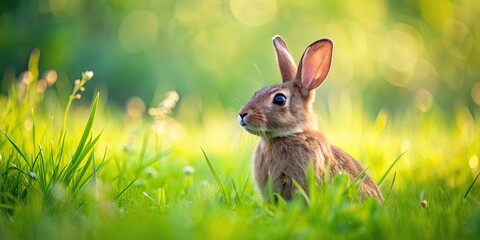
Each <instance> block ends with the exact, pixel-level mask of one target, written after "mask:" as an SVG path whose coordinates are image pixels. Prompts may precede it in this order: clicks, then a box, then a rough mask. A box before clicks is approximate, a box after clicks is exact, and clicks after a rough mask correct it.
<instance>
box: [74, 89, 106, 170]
mask: <svg viewBox="0 0 480 240" xmlns="http://www.w3.org/2000/svg"><path fill="white" fill-rule="evenodd" d="M99 96H100V94H97V96H95V100H94V101H93V105H92V110H91V111H90V116H89V117H88V121H87V125H85V129H84V130H83V134H82V137H81V138H80V142H79V143H78V146H77V150H76V151H75V154H73V158H72V161H75V160H77V159H78V157H79V156H80V154H81V153H82V150H83V148H84V146H85V144H86V142H87V139H88V136H89V135H90V131H91V130H92V126H93V120H94V119H95V112H96V111H97V105H98V99H99Z"/></svg>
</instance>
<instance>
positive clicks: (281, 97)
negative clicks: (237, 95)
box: [238, 36, 333, 139]
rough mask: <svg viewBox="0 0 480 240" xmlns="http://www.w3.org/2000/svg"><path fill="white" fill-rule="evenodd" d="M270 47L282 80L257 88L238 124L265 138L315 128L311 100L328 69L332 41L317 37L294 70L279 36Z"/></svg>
mask: <svg viewBox="0 0 480 240" xmlns="http://www.w3.org/2000/svg"><path fill="white" fill-rule="evenodd" d="M273 46H274V48H275V53H276V56H277V63H278V66H279V68H280V73H281V76H282V80H283V83H281V84H278V85H274V86H269V87H265V88H263V89H261V90H259V91H257V92H256V93H255V95H253V97H252V98H251V99H250V101H248V102H247V103H246V104H245V105H244V106H243V107H242V108H241V109H240V113H239V116H238V122H239V124H240V125H241V126H242V127H244V128H245V130H247V131H248V132H249V133H252V134H255V135H258V136H261V137H263V138H266V139H270V138H275V137H282V136H288V135H290V134H295V133H300V132H303V131H305V130H316V129H317V122H316V118H315V113H314V111H313V110H312V103H313V101H314V99H315V89H317V88H318V87H319V86H320V85H321V84H322V83H323V81H325V78H326V77H327V75H328V72H329V70H330V64H331V60H332V51H333V43H332V41H331V40H329V39H321V40H318V41H316V42H314V43H312V44H310V46H308V47H307V49H306V50H305V52H304V53H303V56H302V58H301V59H300V63H299V65H298V69H297V65H296V64H295V62H294V60H293V58H292V56H291V54H290V52H289V51H288V48H287V45H286V44H285V41H284V40H283V39H282V38H281V37H280V36H275V37H274V38H273Z"/></svg>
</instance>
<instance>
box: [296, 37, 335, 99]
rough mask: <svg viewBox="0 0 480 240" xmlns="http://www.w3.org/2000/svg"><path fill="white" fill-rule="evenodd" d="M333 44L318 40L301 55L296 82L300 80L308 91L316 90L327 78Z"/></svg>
mask: <svg viewBox="0 0 480 240" xmlns="http://www.w3.org/2000/svg"><path fill="white" fill-rule="evenodd" d="M332 51H333V42H332V41H331V40H330V39H321V40H318V41H316V42H314V43H312V44H310V46H308V47H307V49H306V50H305V52H304V53H303V56H302V59H301V60H300V65H299V66H298V72H297V76H296V80H300V81H301V83H302V84H303V86H305V88H307V89H308V90H309V91H311V90H313V89H316V88H318V87H319V86H320V85H321V84H322V83H323V82H324V81H325V78H327V75H328V72H329V71H330V65H331V63H332Z"/></svg>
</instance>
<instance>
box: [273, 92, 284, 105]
mask: <svg viewBox="0 0 480 240" xmlns="http://www.w3.org/2000/svg"><path fill="white" fill-rule="evenodd" d="M286 102H287V97H285V95H283V94H281V93H277V94H276V95H275V97H273V103H274V104H276V105H279V106H283V105H285V103H286Z"/></svg>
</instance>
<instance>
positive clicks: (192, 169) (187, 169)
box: [183, 166, 195, 176]
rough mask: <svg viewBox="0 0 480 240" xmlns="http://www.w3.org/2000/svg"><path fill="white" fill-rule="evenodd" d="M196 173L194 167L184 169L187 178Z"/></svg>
mask: <svg viewBox="0 0 480 240" xmlns="http://www.w3.org/2000/svg"><path fill="white" fill-rule="evenodd" d="M194 172H195V168H193V167H192V166H185V167H183V173H184V174H185V175H187V176H190V175H192V174H193V173H194Z"/></svg>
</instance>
